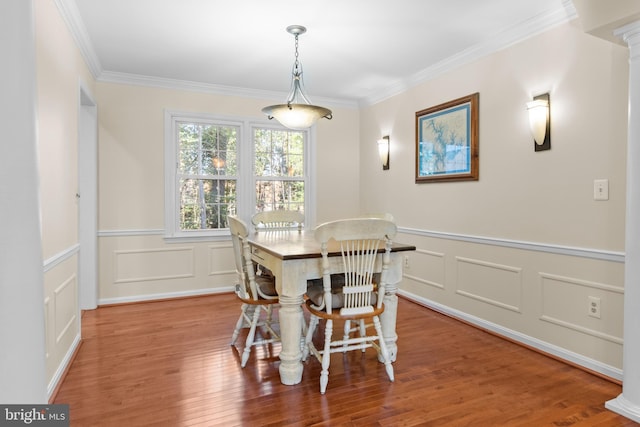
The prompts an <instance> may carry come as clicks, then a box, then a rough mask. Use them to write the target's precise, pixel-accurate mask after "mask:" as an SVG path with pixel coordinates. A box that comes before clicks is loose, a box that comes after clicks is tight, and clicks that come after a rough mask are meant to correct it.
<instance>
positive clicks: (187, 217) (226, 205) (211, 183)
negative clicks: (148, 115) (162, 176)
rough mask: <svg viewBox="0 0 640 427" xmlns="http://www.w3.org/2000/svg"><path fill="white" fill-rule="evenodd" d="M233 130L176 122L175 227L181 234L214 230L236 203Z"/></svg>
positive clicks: (211, 125)
mask: <svg viewBox="0 0 640 427" xmlns="http://www.w3.org/2000/svg"><path fill="white" fill-rule="evenodd" d="M238 133H239V132H238V129H237V127H235V126H224V125H214V124H210V123H191V122H178V147H179V148H178V170H177V179H178V194H179V198H180V206H179V209H180V211H179V220H178V225H179V228H180V230H181V231H188V230H217V229H220V228H225V227H226V224H227V222H226V217H227V214H228V213H229V211H232V210H234V208H235V203H236V182H237V180H238V178H237V171H238V166H237V155H236V154H237V148H236V147H237V140H238Z"/></svg>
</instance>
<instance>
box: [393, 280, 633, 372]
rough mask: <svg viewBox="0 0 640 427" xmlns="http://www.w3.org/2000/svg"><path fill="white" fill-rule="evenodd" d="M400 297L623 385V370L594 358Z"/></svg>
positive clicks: (429, 303) (426, 301)
mask: <svg viewBox="0 0 640 427" xmlns="http://www.w3.org/2000/svg"><path fill="white" fill-rule="evenodd" d="M398 295H400V296H402V297H404V298H406V299H408V300H411V301H413V302H415V303H417V304H420V305H423V306H425V307H427V308H430V309H432V310H434V311H437V312H439V313H442V314H445V315H447V316H450V317H453V318H455V319H458V320H461V321H463V322H465V323H468V324H470V325H472V326H475V327H477V328H480V329H483V330H486V331H488V332H490V333H493V334H495V335H498V336H500V337H503V338H505V339H508V340H510V341H513V342H515V343H518V344H521V345H524V346H526V347H528V348H531V349H532V350H535V351H538V352H540V353H543V354H545V355H547V356H550V357H553V358H555V359H558V360H560V361H563V362H565V363H568V364H570V365H573V366H576V367H578V368H581V369H584V370H586V371H588V372H590V373H592V374H594V375H598V376H600V377H603V378H605V379H608V380H610V381H613V382H615V383H618V384H621V383H622V370H621V369H618V368H615V367H613V366H610V365H607V364H604V363H602V362H598V361H597V360H593V359H591V358H588V357H585V356H582V355H580V354H577V353H574V352H572V351H569V350H566V349H564V348H561V347H558V346H556V345H553V344H550V343H547V342H545V341H542V340H539V339H537V338H533V337H530V336H528V335H525V334H522V333H520V332H516V331H513V330H511V329H508V328H505V327H504V326H500V325H497V324H495V323H492V322H488V321H486V320H484V319H481V318H479V317H476V316H472V315H470V314H467V313H464V312H462V311H460V310H456V309H454V308H451V307H447V306H445V305H442V304H439V303H437V302H434V301H431V300H429V299H426V298H423V297H420V296H418V295H415V294H412V293H410V292H406V291H403V290H400V289H399V290H398Z"/></svg>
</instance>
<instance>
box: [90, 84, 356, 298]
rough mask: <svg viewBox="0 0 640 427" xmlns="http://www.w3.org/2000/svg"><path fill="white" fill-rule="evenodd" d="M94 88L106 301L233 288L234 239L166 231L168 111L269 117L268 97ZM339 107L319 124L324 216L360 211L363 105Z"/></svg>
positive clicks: (318, 168) (118, 86)
mask: <svg viewBox="0 0 640 427" xmlns="http://www.w3.org/2000/svg"><path fill="white" fill-rule="evenodd" d="M96 93H97V100H98V111H99V113H98V116H99V117H98V121H99V154H98V158H99V195H100V196H99V198H100V199H99V224H98V228H99V230H100V239H99V258H100V259H99V265H100V268H99V270H100V281H99V283H100V287H99V294H100V295H99V297H100V301H101V303H106V302H120V301H128V300H138V299H147V298H161V297H170V296H177V295H187V294H198V293H204V292H213V291H216V290H217V291H220V290H224V291H227V290H229V289H230V287H231V286H232V285H233V284H234V281H235V273H234V272H235V269H234V265H233V260H232V258H230V255H231V251H230V250H229V248H230V247H231V246H230V242H214V243H212V242H206V243H193V242H190V243H180V244H176V243H169V244H167V243H165V241H164V240H163V238H162V229H163V227H164V111H165V109H169V110H179V111H191V112H196V113H209V114H221V115H225V116H239V117H250V118H255V119H256V120H265V117H264V116H263V114H262V113H261V111H260V110H261V109H262V107H264V106H265V105H267V104H269V103H270V102H271V101H265V100H260V99H251V98H239V97H231V96H223V95H216V94H209V93H197V92H189V91H183V90H173V89H160V88H152V87H142V86H133V85H125V84H115V83H98V84H97V88H96ZM333 110H334V118H333V120H331V121H326V120H322V121H321V122H320V123H319V124H318V125H317V129H316V138H315V143H316V147H315V153H316V156H315V158H314V159H312V161H314V162H315V163H316V165H317V166H316V171H317V172H316V182H317V203H316V205H317V211H316V220H317V221H318V222H322V221H326V220H329V219H334V218H338V217H340V216H349V215H355V214H357V213H358V211H359V200H358V197H357V196H356V195H357V189H358V187H359V176H360V175H359V161H358V157H359V152H360V151H359V144H358V141H359V136H358V125H357V124H358V111H357V110H356V109H355V108H353V109H348V108H333ZM336 153H340V155H339V156H337V155H336ZM326 165H331V167H327V166H326Z"/></svg>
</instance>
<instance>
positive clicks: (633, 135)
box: [605, 21, 640, 422]
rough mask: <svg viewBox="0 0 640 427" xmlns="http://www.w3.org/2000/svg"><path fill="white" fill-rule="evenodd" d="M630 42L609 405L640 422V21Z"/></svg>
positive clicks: (630, 31)
mask: <svg viewBox="0 0 640 427" xmlns="http://www.w3.org/2000/svg"><path fill="white" fill-rule="evenodd" d="M615 34H616V36H619V37H622V39H623V40H624V41H625V42H626V43H627V44H628V46H629V135H628V137H627V138H628V140H627V210H626V229H625V254H626V255H625V267H624V274H625V279H624V349H623V377H622V381H623V384H622V394H620V395H619V396H618V397H617V398H615V399H613V400H610V401H608V402H607V403H606V404H605V406H606V407H607V408H608V409H610V410H612V411H614V412H617V413H619V414H621V415H623V416H625V417H627V418H629V419H632V420H634V421H637V422H640V333H639V332H640V21H638V22H634V23H633V24H630V25H627V26H625V27H623V28H620V29H619V30H617V31H616V32H615Z"/></svg>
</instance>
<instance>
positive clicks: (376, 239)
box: [302, 218, 397, 394]
mask: <svg viewBox="0 0 640 427" xmlns="http://www.w3.org/2000/svg"><path fill="white" fill-rule="evenodd" d="M396 232H397V227H396V225H395V224H394V223H393V222H391V221H388V220H385V219H383V218H352V219H344V220H338V221H332V222H328V223H324V224H321V225H319V226H318V227H316V229H315V232H314V236H315V239H316V240H317V241H318V242H319V243H320V245H321V253H322V286H321V287H320V286H317V285H311V286H309V287H308V289H307V297H308V299H307V301H306V304H305V306H306V308H307V309H308V311H309V327H308V328H307V334H306V338H305V346H304V347H303V354H302V358H303V360H306V359H307V357H308V355H309V354H313V355H314V356H315V357H316V358H317V359H318V361H319V362H320V363H321V365H322V371H321V373H320V393H322V394H324V393H325V391H326V389H327V384H328V382H329V365H330V363H331V354H332V353H336V352H347V351H353V350H362V351H363V352H364V351H365V350H366V349H367V348H370V347H373V348H374V349H375V350H376V351H377V353H378V360H381V361H382V362H383V363H384V366H385V369H386V372H387V375H388V377H389V380H391V381H393V380H394V376H393V366H392V365H391V357H390V355H389V351H388V350H387V346H386V344H385V342H384V337H383V336H382V326H381V324H380V314H382V312H383V311H384V304H383V298H384V293H385V287H386V280H387V271H388V269H389V263H390V258H391V256H390V253H391V242H392V239H393V238H394V237H395V235H396ZM334 241H335V242H334ZM333 245H337V246H335V247H334V246H333ZM330 255H332V256H330ZM333 255H337V256H333ZM380 258H381V261H380ZM378 269H381V271H382V274H381V275H380V281H379V283H375V282H374V273H375V272H376V270H378ZM320 319H324V320H325V333H324V345H323V347H322V348H318V347H320V346H318V347H316V345H315V344H314V342H313V335H314V332H315V330H316V328H317V326H318V323H319V321H320ZM336 320H343V321H344V322H345V325H344V334H343V336H342V339H334V338H333V322H334V321H336ZM351 321H356V322H357V323H358V327H357V328H355V329H356V330H357V331H358V332H359V334H358V335H357V336H351V331H350V322H351ZM367 322H370V323H369V324H367ZM370 325H372V326H373V328H374V329H375V332H372V333H368V329H369V326H370Z"/></svg>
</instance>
